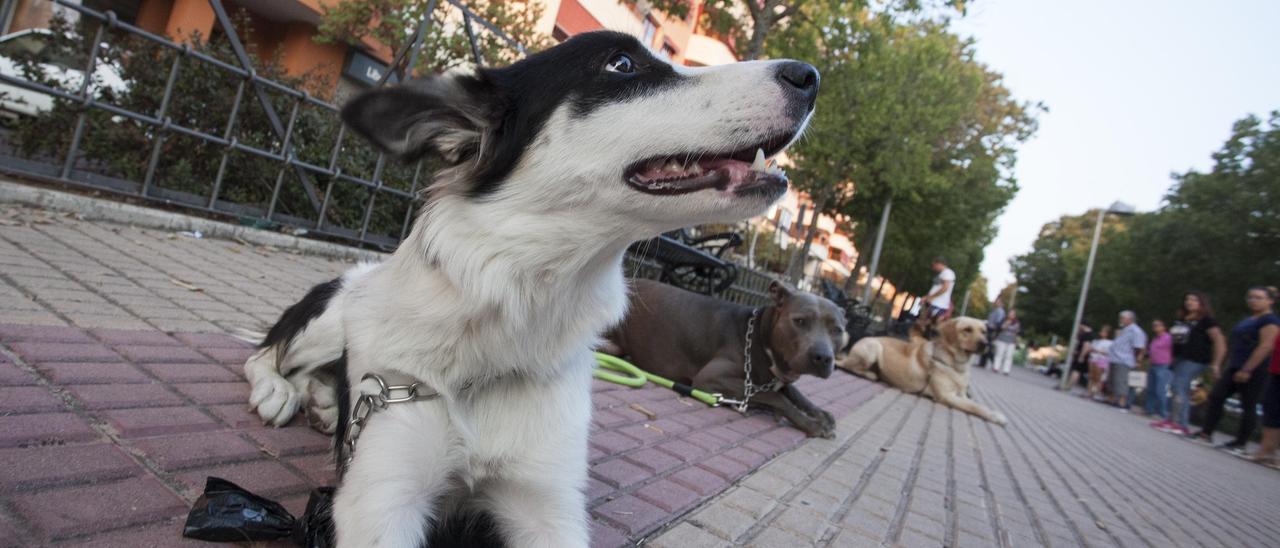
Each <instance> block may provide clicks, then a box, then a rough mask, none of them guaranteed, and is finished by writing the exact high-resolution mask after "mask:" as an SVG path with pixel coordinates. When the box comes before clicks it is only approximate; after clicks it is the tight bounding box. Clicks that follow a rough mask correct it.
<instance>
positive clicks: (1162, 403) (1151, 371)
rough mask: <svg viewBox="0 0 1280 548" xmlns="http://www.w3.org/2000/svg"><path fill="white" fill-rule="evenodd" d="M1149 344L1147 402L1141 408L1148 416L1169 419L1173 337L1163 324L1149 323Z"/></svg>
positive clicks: (1158, 321)
mask: <svg viewBox="0 0 1280 548" xmlns="http://www.w3.org/2000/svg"><path fill="white" fill-rule="evenodd" d="M1151 332H1152V334H1153V335H1152V337H1151V344H1149V345H1147V356H1148V357H1149V359H1150V362H1149V365H1148V366H1147V402H1146V405H1144V406H1143V408H1144V409H1145V411H1146V414H1147V415H1148V416H1156V417H1160V418H1161V419H1167V418H1168V417H1169V381H1170V380H1171V379H1173V371H1172V370H1171V369H1170V368H1169V364H1171V363H1173V337H1172V336H1170V335H1169V330H1168V329H1166V328H1165V325H1164V322H1163V321H1161V320H1155V321H1152V322H1151Z"/></svg>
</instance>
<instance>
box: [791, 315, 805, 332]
mask: <svg viewBox="0 0 1280 548" xmlns="http://www.w3.org/2000/svg"><path fill="white" fill-rule="evenodd" d="M791 321H792V322H795V324H796V327H799V328H800V329H804V328H805V327H806V326H808V325H809V320H808V319H805V318H796V319H793V320H791Z"/></svg>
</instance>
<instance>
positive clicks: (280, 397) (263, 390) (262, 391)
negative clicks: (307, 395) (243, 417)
mask: <svg viewBox="0 0 1280 548" xmlns="http://www.w3.org/2000/svg"><path fill="white" fill-rule="evenodd" d="M301 401H302V394H301V393H300V392H298V389H297V388H296V387H295V386H293V384H292V383H290V382H289V381H288V380H286V379H285V378H284V377H280V376H270V377H261V378H259V379H258V380H257V382H255V383H253V392H252V393H250V394H249V408H250V409H256V410H257V411H258V416H259V417H262V422H263V423H266V424H270V425H272V426H284V425H286V424H289V421H291V420H293V416H294V415H297V414H298V407H299V405H300V404H301Z"/></svg>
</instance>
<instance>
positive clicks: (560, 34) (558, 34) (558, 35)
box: [551, 25, 569, 42]
mask: <svg viewBox="0 0 1280 548" xmlns="http://www.w3.org/2000/svg"><path fill="white" fill-rule="evenodd" d="M551 37H552V38H555V39H556V41H557V42H563V41H565V40H568V39H569V33H567V32H565V30H564V29H563V28H560V25H556V28H554V29H551Z"/></svg>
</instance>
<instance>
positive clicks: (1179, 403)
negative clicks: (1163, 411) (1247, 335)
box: [1151, 291, 1227, 436]
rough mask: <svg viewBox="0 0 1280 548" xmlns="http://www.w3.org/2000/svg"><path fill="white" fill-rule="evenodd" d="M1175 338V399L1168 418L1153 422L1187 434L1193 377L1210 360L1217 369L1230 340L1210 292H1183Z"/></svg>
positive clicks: (1171, 332)
mask: <svg viewBox="0 0 1280 548" xmlns="http://www.w3.org/2000/svg"><path fill="white" fill-rule="evenodd" d="M1169 335H1170V337H1172V338H1173V399H1172V400H1171V401H1170V405H1169V416H1168V417H1167V420H1164V421H1160V422H1155V423H1152V424H1151V426H1152V427H1153V428H1155V429H1157V430H1160V431H1162V432H1169V433H1173V434H1180V435H1183V436H1185V435H1187V434H1190V433H1191V431H1190V429H1189V427H1190V422H1191V381H1192V380H1194V379H1197V378H1199V377H1200V374H1201V373H1203V372H1204V370H1205V369H1206V368H1208V367H1209V364H1211V363H1212V364H1213V369H1214V370H1217V369H1218V368H1220V367H1221V366H1222V361H1223V360H1224V359H1225V358H1226V356H1227V340H1226V337H1224V336H1223V335H1222V328H1221V327H1219V326H1218V321H1217V320H1215V319H1213V306H1212V305H1211V304H1210V303H1209V296H1208V295H1205V294H1204V293H1200V292H1197V291H1190V292H1187V293H1186V294H1184V295H1183V296H1182V306H1181V307H1180V308H1179V309H1178V321H1176V322H1174V323H1173V326H1172V327H1170V329H1169Z"/></svg>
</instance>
